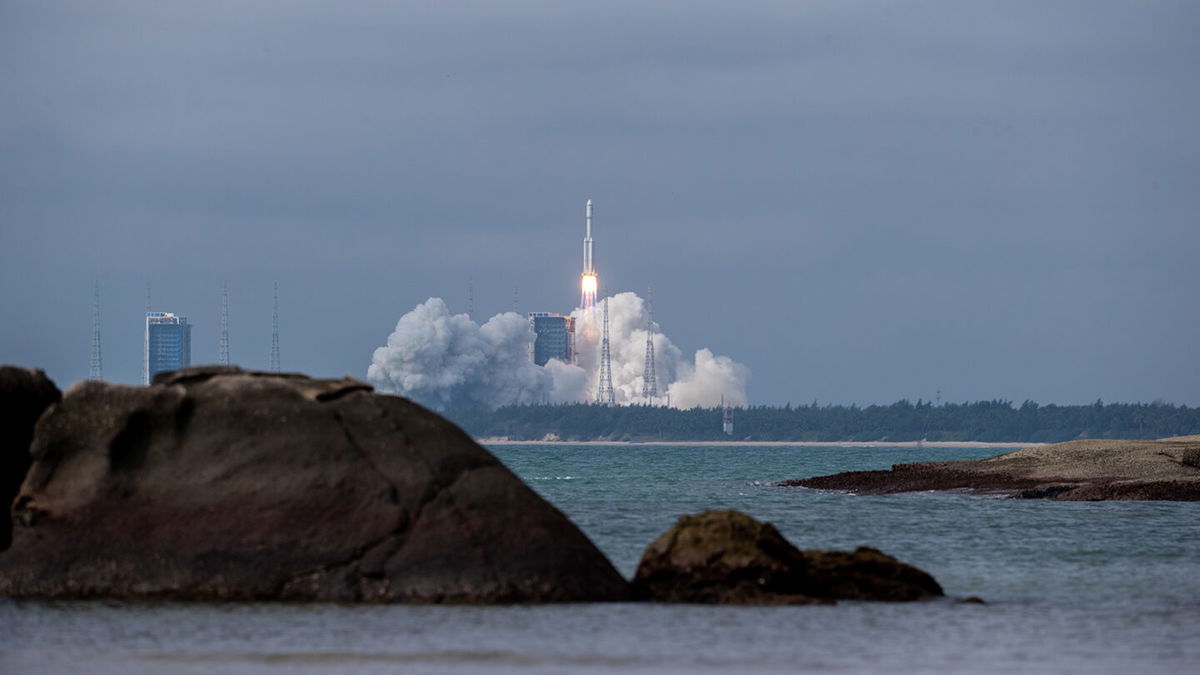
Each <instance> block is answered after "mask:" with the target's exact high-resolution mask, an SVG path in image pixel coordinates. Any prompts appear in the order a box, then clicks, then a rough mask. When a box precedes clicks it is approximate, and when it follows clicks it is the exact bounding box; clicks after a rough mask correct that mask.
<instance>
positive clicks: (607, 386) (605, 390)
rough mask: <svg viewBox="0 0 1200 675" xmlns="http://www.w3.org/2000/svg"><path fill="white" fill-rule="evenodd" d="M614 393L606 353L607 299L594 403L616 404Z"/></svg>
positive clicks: (610, 358)
mask: <svg viewBox="0 0 1200 675" xmlns="http://www.w3.org/2000/svg"><path fill="white" fill-rule="evenodd" d="M616 402H617V401H616V392H614V391H613V383H612V355H611V354H610V353H609V351H608V298H605V299H604V333H603V337H602V338H601V340H600V386H599V388H597V390H596V403H599V404H601V405H612V404H613V403H616Z"/></svg>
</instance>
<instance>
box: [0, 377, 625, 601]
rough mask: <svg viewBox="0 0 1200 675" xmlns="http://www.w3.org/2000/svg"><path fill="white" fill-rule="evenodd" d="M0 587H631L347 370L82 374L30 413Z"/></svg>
mask: <svg viewBox="0 0 1200 675" xmlns="http://www.w3.org/2000/svg"><path fill="white" fill-rule="evenodd" d="M32 455H33V466H32V468H31V469H30V471H29V475H28V477H27V478H26V480H25V483H24V484H23V485H22V486H21V491H20V493H19V495H18V496H17V499H16V502H15V504H14V508H13V513H14V516H15V519H16V521H17V524H16V525H15V526H14V530H13V533H14V537H13V545H12V548H11V549H10V550H9V551H7V552H5V553H4V554H2V555H0V595H9V596H19V597H105V598H170V599H180V600H266V599H285V600H319V601H358V600H363V601H384V602H464V603H504V602H548V601H598V600H620V599H625V598H626V597H628V584H627V582H626V581H625V580H624V579H622V578H621V577H620V575H619V574H618V573H617V572H616V570H615V569H614V568H613V567H612V565H611V563H609V562H608V560H607V559H606V558H605V557H604V556H603V555H602V554H601V553H600V551H599V550H597V549H596V547H595V546H594V545H593V544H592V543H591V542H590V541H589V540H588V539H587V537H585V536H584V535H583V533H582V532H580V531H579V530H578V529H577V528H576V527H575V526H574V525H573V524H572V523H571V522H570V521H568V520H567V518H566V517H565V516H564V515H563V514H562V513H561V512H559V511H558V510H557V509H555V508H554V507H553V506H551V505H550V504H548V503H547V502H545V501H544V500H543V499H541V498H540V497H539V496H537V495H536V494H535V493H534V492H533V491H532V490H530V489H529V488H528V487H527V486H526V485H525V484H524V483H522V482H521V481H520V479H518V478H517V477H516V476H515V475H513V474H512V473H511V472H510V471H509V470H508V469H506V468H505V467H504V466H503V465H502V464H501V463H500V462H499V460H497V459H496V458H495V457H494V456H493V455H492V454H491V453H489V452H488V451H487V450H485V449H483V448H482V447H480V446H479V445H477V444H476V443H475V442H474V441H472V440H471V439H470V438H469V437H467V436H466V434H464V433H463V432H462V431H461V430H459V429H458V428H457V427H455V426H454V425H453V424H451V423H449V422H447V421H446V420H444V419H442V418H441V417H438V416H437V415H435V414H433V413H431V412H429V411H428V410H425V409H424V408H422V407H420V406H418V405H416V404H414V403H412V402H410V401H408V400H406V399H403V398H400V397H396V396H382V395H377V394H374V393H373V392H372V391H371V387H370V386H368V385H366V384H363V383H361V382H358V381H357V380H354V379H352V378H345V379H343V380H319V379H311V378H308V377H305V376H303V375H287V374H285V375H278V374H270V373H259V372H248V371H242V370H240V369H238V368H233V367H228V366H226V367H201V368H189V369H184V370H180V371H175V372H172V373H164V374H160V375H159V376H158V377H156V378H155V381H154V384H153V385H152V386H150V387H130V386H121V385H113V384H107V383H101V382H83V383H79V384H77V385H75V386H74V387H72V388H71V389H70V390H69V391H67V393H66V395H65V396H64V398H63V400H62V402H61V403H60V404H59V405H58V406H57V407H56V408H55V409H54V410H53V411H52V412H51V413H50V414H47V415H46V416H45V417H44V418H43V419H42V420H41V421H40V423H39V425H38V428H37V432H36V435H35V437H34V441H33V446H32Z"/></svg>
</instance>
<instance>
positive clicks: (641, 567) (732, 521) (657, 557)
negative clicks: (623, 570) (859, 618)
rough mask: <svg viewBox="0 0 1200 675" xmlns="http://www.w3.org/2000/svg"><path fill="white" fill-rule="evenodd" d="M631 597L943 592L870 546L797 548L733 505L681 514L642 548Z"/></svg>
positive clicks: (778, 599)
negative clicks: (848, 550)
mask: <svg viewBox="0 0 1200 675" xmlns="http://www.w3.org/2000/svg"><path fill="white" fill-rule="evenodd" d="M633 584H634V593H635V595H636V596H637V597H639V598H641V599H646V600H654V601H658V602H695V603H722V604H810V603H827V602H832V601H834V600H842V599H846V600H890V601H906V600H919V599H924V598H930V597H935V596H940V595H942V589H941V587H940V586H938V584H937V582H936V581H934V580H933V577H931V576H929V575H928V574H926V573H924V572H922V571H921V570H918V569H917V568H915V567H912V566H909V565H905V564H904V563H901V562H899V561H897V560H896V559H895V558H892V557H891V556H888V555H885V554H883V553H880V552H879V551H876V550H875V549H871V548H859V549H857V550H855V551H854V552H853V553H844V552H838V551H800V550H798V549H797V548H796V547H794V546H792V545H791V544H790V543H789V542H788V541H787V540H786V539H784V538H783V536H782V535H780V534H779V532H778V530H776V529H775V528H774V526H772V525H770V524H769V523H762V522H759V521H757V520H755V519H753V518H751V517H750V516H747V515H746V514H744V513H740V512H738V511H705V512H704V513H700V514H697V515H685V516H681V517H680V518H679V520H678V521H677V522H676V523H675V525H674V526H673V527H671V529H669V530H667V531H666V532H665V533H664V534H663V535H662V536H660V537H659V538H658V539H656V540H655V541H654V542H653V543H652V544H650V546H649V547H648V548H647V549H646V552H645V553H644V554H643V555H642V560H641V562H640V563H639V564H638V569H637V573H636V575H635V576H634V580H633Z"/></svg>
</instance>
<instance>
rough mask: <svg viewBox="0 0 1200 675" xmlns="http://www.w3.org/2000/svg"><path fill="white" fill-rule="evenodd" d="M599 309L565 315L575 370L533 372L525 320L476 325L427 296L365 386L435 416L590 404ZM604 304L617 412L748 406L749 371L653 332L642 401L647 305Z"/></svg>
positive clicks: (506, 318)
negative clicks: (571, 329)
mask: <svg viewBox="0 0 1200 675" xmlns="http://www.w3.org/2000/svg"><path fill="white" fill-rule="evenodd" d="M603 302H604V301H601V302H600V303H598V304H597V306H596V308H595V309H593V310H588V311H584V310H581V309H576V310H575V311H574V312H572V316H573V317H575V320H576V344H575V347H576V363H563V362H562V361H558V360H553V359H552V360H551V361H550V362H549V363H547V364H546V365H545V366H537V365H534V364H533V363H532V362H531V361H530V359H529V348H530V346H531V345H532V344H533V340H534V333H533V330H532V329H531V328H530V327H529V322H528V321H527V320H526V319H525V318H524V317H522V316H520V315H518V314H515V313H513V312H506V313H503V314H497V315H496V316H493V317H492V318H491V319H488V321H487V322H486V323H484V324H483V325H482V326H481V325H479V324H477V323H475V322H474V321H473V320H471V318H470V317H468V316H467V315H466V314H456V315H452V314H451V313H450V310H449V309H448V308H447V307H446V303H445V302H443V301H442V300H441V299H440V298H430V299H429V300H427V301H425V302H424V303H422V304H420V305H417V307H415V308H414V309H413V310H412V311H410V312H408V313H407V314H405V315H404V316H402V317H400V320H399V321H398V322H397V323H396V329H395V330H394V331H392V334H391V335H389V336H388V339H387V344H386V345H385V346H383V347H379V348H378V349H376V350H375V352H374V355H373V357H372V360H371V365H370V366H369V367H368V369H367V379H368V380H369V381H370V382H371V384H373V385H374V386H375V387H376V388H377V389H378V390H380V391H383V392H386V393H393V394H400V395H403V396H407V397H409V398H412V399H414V400H416V401H418V402H420V403H422V404H424V405H428V406H430V407H433V408H436V409H439V410H445V409H449V408H456V407H466V406H485V407H488V408H495V407H498V406H502V405H508V404H525V403H590V402H592V401H594V400H595V397H596V389H597V387H598V385H599V361H600V358H599V355H600V343H601V334H602V320H603ZM607 302H608V314H609V353H610V355H611V363H612V380H613V389H614V391H615V398H616V402H617V404H619V405H634V404H652V405H668V404H669V405H670V406H672V407H675V408H693V407H697V406H700V407H713V406H716V405H718V404H719V403H720V401H721V398H722V396H723V397H724V399H725V400H726V401H727V402H728V403H730V404H732V405H745V404H746V400H747V399H746V383H747V380H748V379H749V375H750V373H749V370H748V369H747V368H746V367H745V366H743V365H742V364H740V363H737V362H736V361H734V360H733V359H730V358H729V357H727V356H718V355H714V354H713V353H712V352H711V351H710V350H708V349H700V350H698V351H697V352H696V353H695V356H694V357H693V358H691V359H687V358H684V356H683V352H682V351H681V350H680V349H679V348H678V347H676V346H675V344H674V343H672V342H671V340H670V338H668V337H667V336H666V335H665V334H663V333H662V332H661V331H660V330H659V329H658V326H657V325H656V324H655V325H653V326H651V329H650V335H651V340H652V341H653V343H654V352H655V362H656V363H655V364H656V375H657V378H656V379H657V383H658V392H659V395H658V397H657V398H654V399H652V400H649V399H647V398H646V397H644V396H642V389H643V372H644V370H645V358H646V333H647V308H646V303H645V301H644V300H643V299H642V298H641V297H639V296H638V295H637V294H636V293H618V294H617V295H614V296H612V297H610V298H608V300H607Z"/></svg>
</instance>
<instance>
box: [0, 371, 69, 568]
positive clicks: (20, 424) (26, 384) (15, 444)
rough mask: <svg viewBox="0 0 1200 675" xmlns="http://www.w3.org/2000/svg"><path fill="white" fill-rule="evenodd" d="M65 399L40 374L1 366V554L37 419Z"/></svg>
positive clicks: (5, 546) (9, 540) (6, 538)
mask: <svg viewBox="0 0 1200 675" xmlns="http://www.w3.org/2000/svg"><path fill="white" fill-rule="evenodd" d="M60 398H62V393H61V392H59V391H58V387H56V386H54V383H53V382H51V381H50V378H48V377H46V373H44V372H42V371H41V370H30V369H28V368H18V367H16V366H0V551H3V550H5V549H7V548H8V546H9V544H10V543H11V541H12V539H11V535H12V519H11V516H10V510H9V507H10V506H11V505H12V503H13V498H14V497H16V495H17V490H18V489H19V488H20V487H21V481H23V480H25V473H26V472H27V471H29V464H30V458H29V442H30V441H31V440H32V439H33V427H34V425H35V424H37V421H38V417H40V416H41V414H42V412H43V411H45V409H46V408H48V407H50V405H51V404H53V403H55V402H57V401H58V400H59V399H60Z"/></svg>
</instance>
